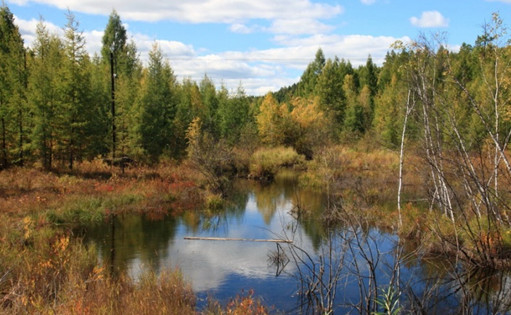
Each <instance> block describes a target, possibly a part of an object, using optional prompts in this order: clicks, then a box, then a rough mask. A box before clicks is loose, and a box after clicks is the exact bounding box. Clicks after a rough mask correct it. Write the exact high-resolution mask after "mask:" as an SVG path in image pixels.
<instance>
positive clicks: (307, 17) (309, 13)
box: [11, 0, 343, 34]
mask: <svg viewBox="0 0 511 315" xmlns="http://www.w3.org/2000/svg"><path fill="white" fill-rule="evenodd" d="M11 2H13V3H17V4H21V3H23V4H26V3H29V2H33V3H42V4H47V5H52V6H55V7H58V8H60V9H63V10H67V9H68V8H69V9H71V10H73V11H76V12H85V13H90V14H100V15H105V14H108V13H110V12H111V10H112V9H114V8H115V9H116V10H117V12H118V13H119V15H120V16H122V18H123V19H128V20H136V21H161V20H170V21H179V22H186V23H227V24H233V27H232V28H234V30H235V31H236V30H237V31H240V30H243V31H247V29H246V28H243V27H241V26H242V25H243V24H241V23H242V22H243V21H247V20H251V19H263V20H269V21H274V20H279V19H281V18H282V16H283V15H284V14H285V16H287V17H290V18H288V19H287V21H291V20H294V21H307V22H309V21H312V22H314V25H315V26H316V27H317V26H318V25H320V24H321V23H320V22H319V20H323V19H329V18H333V17H335V16H337V15H339V14H341V13H342V12H343V8H342V7H341V6H340V5H330V4H322V3H314V2H311V1H310V0H280V1H274V0H259V1H253V0H233V1H227V0H188V1H139V0H114V1H103V0H11ZM289 23H291V22H288V24H289ZM295 24H296V23H295ZM282 29H286V30H289V28H280V30H282ZM295 32H296V31H294V32H293V33H295ZM309 33H310V32H306V34H309Z"/></svg>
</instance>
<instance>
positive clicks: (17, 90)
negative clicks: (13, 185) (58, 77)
mask: <svg viewBox="0 0 511 315" xmlns="http://www.w3.org/2000/svg"><path fill="white" fill-rule="evenodd" d="M26 76H27V71H26V53H25V48H24V47H23V40H22V38H21V34H20V32H19V29H18V27H17V26H16V25H15V24H14V16H13V14H12V13H11V11H10V10H9V8H7V7H6V6H2V7H0V168H6V167H8V166H9V165H10V164H11V163H13V162H16V163H18V164H23V160H24V155H23V153H24V145H25V141H26V138H27V136H26V132H27V131H26V124H27V119H28V118H29V117H28V115H27V105H26V97H25V90H26V84H27V77H26Z"/></svg>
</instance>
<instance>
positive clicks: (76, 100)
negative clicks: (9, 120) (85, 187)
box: [58, 12, 96, 169]
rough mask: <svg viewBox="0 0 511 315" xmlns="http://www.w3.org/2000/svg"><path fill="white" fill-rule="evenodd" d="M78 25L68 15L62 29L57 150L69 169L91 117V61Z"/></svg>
mask: <svg viewBox="0 0 511 315" xmlns="http://www.w3.org/2000/svg"><path fill="white" fill-rule="evenodd" d="M78 26H79V25H78V22H77V21H76V19H75V17H74V15H73V14H72V13H71V12H68V14H67V24H66V27H65V29H64V32H65V33H64V52H65V58H64V61H63V69H62V81H61V82H62V85H61V91H62V97H63V100H62V111H61V112H59V113H58V115H59V117H58V118H59V120H60V122H61V126H60V127H61V128H59V129H60V132H61V135H60V137H59V138H60V139H59V140H60V150H61V154H62V156H61V157H62V158H63V159H65V160H67V162H68V167H69V168H70V169H72V168H73V163H74V161H75V160H80V159H81V158H82V157H83V154H84V153H85V151H86V149H87V145H89V144H90V140H91V137H90V135H91V130H90V126H91V125H90V120H91V119H95V118H96V117H95V116H94V115H92V113H93V112H92V106H91V105H92V104H91V102H90V96H91V77H90V73H89V72H88V71H87V70H88V65H89V64H90V58H89V56H88V54H87V51H86V50H85V38H84V37H83V34H82V33H81V32H80V31H79V30H78Z"/></svg>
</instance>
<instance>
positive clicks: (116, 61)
mask: <svg viewBox="0 0 511 315" xmlns="http://www.w3.org/2000/svg"><path fill="white" fill-rule="evenodd" d="M1 17H2V18H1V23H2V24H1V29H2V33H1V36H2V40H1V45H2V47H1V54H2V55H1V58H0V60H1V64H0V66H1V71H2V76H1V86H0V91H1V94H0V97H1V98H0V119H1V126H0V129H1V132H0V138H1V141H0V147H1V149H0V151H1V152H0V156H1V157H0V162H1V163H0V167H1V168H7V167H9V166H10V165H24V164H29V165H31V164H33V163H38V164H40V165H42V166H44V167H45V168H46V169H51V168H52V167H53V166H54V165H55V163H60V164H66V165H67V166H68V167H69V168H72V167H73V162H74V161H81V160H86V159H93V158H95V157H105V158H106V157H111V158H112V157H113V158H114V159H115V158H116V157H124V156H126V157H130V158H131V159H133V160H136V161H140V162H145V163H154V162H157V161H159V160H160V159H181V158H183V157H184V156H185V155H186V148H187V139H186V132H187V129H188V127H189V126H190V124H191V122H192V121H193V120H194V119H195V118H199V119H200V121H201V126H202V127H201V128H202V131H203V132H205V133H208V134H209V135H210V136H211V137H212V139H213V140H215V141H218V140H222V141H225V142H226V143H227V144H228V145H234V144H238V145H244V144H247V145H251V146H254V147H256V146H258V145H260V144H264V145H270V146H277V145H284V146H290V147H293V148H295V149H296V150H297V151H298V152H299V153H302V154H305V155H306V156H307V157H308V158H312V156H313V154H314V151H315V150H316V149H317V148H319V147H322V146H325V145H327V144H333V143H339V142H341V143H345V142H355V141H358V140H360V139H364V137H366V138H367V141H371V142H375V143H377V144H379V145H383V146H386V147H389V148H398V147H399V144H400V143H401V131H402V126H403V121H404V117H405V113H406V104H407V97H408V96H409V95H408V92H409V91H411V90H412V84H413V82H412V80H413V78H412V77H411V75H412V74H411V73H412V71H419V70H420V69H419V68H418V67H421V66H425V63H427V64H428V66H429V65H431V67H428V69H426V70H427V71H429V72H430V73H422V75H424V76H428V77H427V79H428V80H433V81H432V82H429V83H430V84H432V85H433V86H431V89H432V91H431V92H434V94H435V95H434V97H435V99H441V100H442V108H441V109H442V111H450V110H453V111H454V112H453V114H454V113H455V114H456V116H455V117H453V118H455V119H456V124H457V125H459V126H461V127H462V128H463V129H464V130H461V134H462V135H463V136H464V137H465V138H466V141H467V146H468V147H469V148H467V149H470V148H473V147H475V146H478V145H482V144H483V143H484V141H482V140H484V139H485V138H486V136H487V135H486V133H485V123H486V124H489V123H490V122H488V121H485V120H478V119H476V117H475V116H477V115H479V114H482V115H489V114H491V111H493V110H495V109H496V107H495V106H493V105H494V104H495V103H500V104H501V106H499V107H498V109H499V111H501V113H500V115H501V116H502V119H501V120H500V121H499V122H498V124H499V127H498V128H499V130H497V131H496V134H495V136H499V139H502V140H501V141H504V139H506V135H505V131H506V130H507V129H508V128H506V127H508V125H509V122H508V121H509V119H508V118H507V116H506V114H505V112H506V105H508V104H507V102H508V96H509V95H508V94H509V91H508V83H507V81H506V80H508V76H506V74H507V73H508V71H509V69H508V68H506V65H507V64H508V63H509V47H507V46H503V45H502V41H503V38H501V37H500V35H502V34H499V33H498V32H499V31H501V30H499V29H494V28H491V29H490V26H488V29H486V30H485V33H484V34H483V35H481V36H479V37H478V38H477V40H476V42H475V44H474V45H469V44H463V45H462V46H461V47H460V49H459V51H458V52H453V51H451V50H449V49H447V48H445V46H442V42H441V41H440V40H439V41H438V42H437V41H435V40H433V42H429V43H427V42H426V41H427V40H426V39H424V42H423V43H415V44H413V45H408V46H405V45H404V44H402V43H401V44H399V43H396V45H395V47H394V48H393V49H392V50H390V51H389V52H388V54H387V56H386V58H385V62H384V64H383V65H382V66H377V65H375V64H374V63H373V61H372V59H371V57H370V56H369V57H368V59H367V62H366V64H365V65H362V66H359V67H357V68H354V67H353V66H352V65H351V63H350V61H347V60H344V59H339V58H337V57H335V58H334V59H328V60H326V59H325V56H324V54H323V52H322V50H321V49H319V50H318V51H317V53H316V56H315V59H314V60H313V61H312V62H311V63H310V64H309V65H308V66H307V68H306V70H305V72H304V73H303V75H302V76H301V78H300V81H299V82H298V83H296V84H294V85H293V86H291V87H287V88H282V89H281V90H280V91H278V92H275V93H268V95H266V96H265V97H263V98H261V97H250V96H247V95H246V94H245V93H244V91H243V88H242V87H241V86H240V88H239V89H238V91H237V92H236V93H229V91H227V90H226V89H225V88H220V89H217V88H215V85H214V82H212V81H211V80H210V79H209V78H208V77H207V74H205V76H204V79H203V80H202V81H201V82H199V83H197V82H193V81H191V80H189V79H186V78H185V79H183V81H182V82H178V80H177V79H176V76H175V75H174V73H173V70H172V68H171V61H169V60H167V59H166V58H165V57H164V56H163V54H162V52H161V50H160V49H159V47H158V46H157V45H156V44H155V45H154V47H153V50H152V51H151V52H150V54H149V60H148V62H147V65H144V64H143V63H142V62H141V60H140V59H139V55H138V53H137V48H136V43H134V42H128V38H127V33H126V29H125V28H124V26H123V25H122V22H121V19H120V17H119V16H118V15H117V14H116V13H115V12H113V13H112V15H111V16H110V19H109V21H108V25H107V26H106V29H105V34H104V36H103V48H102V50H101V54H100V55H95V56H90V54H89V53H88V52H87V51H86V50H85V49H84V44H85V40H84V38H83V36H82V34H81V32H80V29H79V25H78V21H76V20H75V18H74V16H73V15H72V13H69V14H68V16H67V19H68V22H67V24H66V26H65V34H64V37H63V38H60V37H58V36H57V35H56V34H51V33H50V32H49V31H48V30H47V29H46V27H45V25H44V21H41V22H40V23H39V25H38V27H37V36H36V39H35V41H34V43H33V45H32V47H25V46H24V43H23V39H22V38H21V34H20V33H19V30H18V27H17V26H16V24H15V21H14V18H13V15H12V13H11V12H10V11H9V9H8V8H7V7H5V6H4V7H2V9H1ZM496 23H497V25H496V26H497V27H498V26H500V23H501V22H500V21H497V22H496ZM421 45H425V46H421ZM421 63H422V64H421ZM494 72H495V73H494ZM430 76H431V77H430ZM490 81H491V82H490ZM488 89H490V90H488ZM433 90H434V91H433ZM412 97H418V96H417V95H415V94H414V95H412ZM470 102H476V103H478V104H479V103H481V104H482V106H481V107H480V108H479V107H474V106H471V105H470V104H468V103H470ZM486 104H490V105H491V106H486ZM478 109H479V110H480V111H481V113H478ZM485 117H486V116H485ZM420 119H421V118H420V117H419V115H412V117H410V119H409V120H408V122H407V124H408V125H409V130H408V134H409V136H408V137H410V138H412V139H416V138H417V137H419V134H420V130H419V127H418V125H419V124H420V122H419V121H420ZM444 119H447V117H444Z"/></svg>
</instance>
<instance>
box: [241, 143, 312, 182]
mask: <svg viewBox="0 0 511 315" xmlns="http://www.w3.org/2000/svg"><path fill="white" fill-rule="evenodd" d="M304 163H305V157H304V156H303V155H300V154H298V153H297V152H296V151H295V149H293V148H290V147H275V148H262V149H259V150H257V151H255V152H254V154H253V155H252V157H251V159H250V165H249V171H250V174H249V176H250V177H252V178H256V179H261V180H273V178H274V177H275V175H276V174H277V172H278V171H279V170H280V169H281V168H284V167H300V166H302V165H303V164H304Z"/></svg>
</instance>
